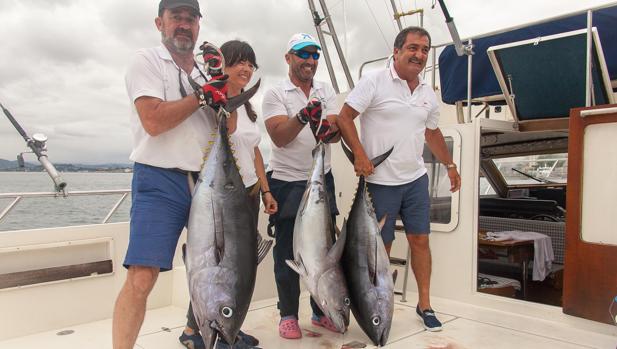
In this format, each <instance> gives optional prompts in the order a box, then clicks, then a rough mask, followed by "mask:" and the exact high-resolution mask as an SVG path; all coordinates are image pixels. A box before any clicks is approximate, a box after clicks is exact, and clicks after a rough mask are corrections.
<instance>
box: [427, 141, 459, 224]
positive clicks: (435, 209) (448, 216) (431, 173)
mask: <svg viewBox="0 0 617 349" xmlns="http://www.w3.org/2000/svg"><path fill="white" fill-rule="evenodd" d="M444 138H445V141H446V146H447V147H448V151H449V152H450V154H452V148H453V143H454V140H453V138H452V137H444ZM423 157H424V165H425V166H426V170H427V174H428V178H429V195H430V197H431V223H438V224H449V223H450V221H451V220H452V193H451V192H450V179H449V178H448V171H447V169H446V167H445V166H444V165H443V164H442V163H441V162H440V161H439V160H437V158H436V157H435V156H434V155H433V153H432V152H431V151H430V149H429V148H428V146H427V145H426V144H425V145H424V155H423ZM455 162H456V161H455Z"/></svg>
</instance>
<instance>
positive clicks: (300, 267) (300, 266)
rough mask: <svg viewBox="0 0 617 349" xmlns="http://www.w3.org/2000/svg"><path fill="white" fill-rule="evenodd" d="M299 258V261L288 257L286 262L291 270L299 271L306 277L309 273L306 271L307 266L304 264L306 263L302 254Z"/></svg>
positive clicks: (299, 273)
mask: <svg viewBox="0 0 617 349" xmlns="http://www.w3.org/2000/svg"><path fill="white" fill-rule="evenodd" d="M298 259H299V260H298V261H297V262H296V261H292V260H289V259H287V260H285V263H287V265H288V266H289V267H290V268H291V270H293V271H295V272H296V273H298V275H300V276H302V277H305V276H306V275H308V273H307V272H306V267H305V266H304V263H303V262H302V257H301V256H300V255H298Z"/></svg>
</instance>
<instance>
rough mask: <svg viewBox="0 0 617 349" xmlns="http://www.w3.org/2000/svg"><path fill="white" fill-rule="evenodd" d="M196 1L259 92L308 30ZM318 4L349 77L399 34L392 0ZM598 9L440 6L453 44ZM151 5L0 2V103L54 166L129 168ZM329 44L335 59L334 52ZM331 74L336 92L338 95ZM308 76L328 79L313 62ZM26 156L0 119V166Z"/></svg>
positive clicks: (538, 4) (137, 0)
mask: <svg viewBox="0 0 617 349" xmlns="http://www.w3.org/2000/svg"><path fill="white" fill-rule="evenodd" d="M200 2H201V6H202V13H204V14H205V17H204V18H203V20H202V22H201V32H200V36H199V42H201V41H203V40H208V41H211V42H214V43H218V44H222V43H223V42H225V41H226V40H230V39H242V40H245V41H247V42H249V43H250V44H251V45H252V46H253V47H254V49H255V51H256V53H257V58H258V63H259V65H260V70H259V71H258V72H257V73H256V77H261V78H262V79H263V84H262V91H263V90H264V89H266V88H268V87H269V86H271V85H273V84H274V83H276V82H277V81H279V80H281V79H283V78H284V77H285V75H286V73H287V65H286V64H285V61H284V59H283V54H284V51H285V46H286V43H287V40H288V39H289V37H290V36H291V35H292V34H293V33H295V32H308V33H310V34H313V35H314V34H315V28H314V27H313V23H312V20H311V17H310V12H309V7H308V1H306V0H201V1H200ZM315 2H316V3H317V4H318V3H319V1H317V0H316V1H315ZM326 2H327V4H328V5H329V9H330V13H331V15H332V17H333V20H334V25H335V28H336V31H337V32H338V34H339V37H340V40H341V43H342V45H343V48H344V51H345V52H346V54H347V59H348V63H349V66H350V68H351V71H352V75H353V77H354V78H357V74H358V69H359V67H360V65H361V64H362V62H364V61H367V60H370V59H374V58H378V57H383V56H386V55H388V54H389V53H390V51H391V46H392V42H393V40H394V36H395V35H396V33H397V32H398V30H397V28H396V24H395V22H394V21H393V20H392V19H391V18H392V9H391V7H390V1H387V0H329V1H326ZM395 2H396V3H397V5H398V6H399V9H400V8H401V7H402V8H403V9H404V10H405V11H407V10H410V9H414V8H423V9H424V10H425V17H424V24H425V27H427V28H428V29H429V31H430V32H431V33H432V35H433V37H434V38H433V41H434V43H444V42H447V41H449V40H450V39H449V37H448V34H447V30H446V27H445V25H444V24H443V14H442V13H441V11H440V10H439V5H437V6H436V7H435V8H434V9H431V5H432V2H433V1H432V0H396V1H395ZM608 2H610V1H607V0H541V1H537V0H518V1H511V0H465V1H463V0H456V1H455V0H449V1H446V3H447V5H448V7H449V10H450V14H451V15H452V16H453V17H454V18H455V22H456V24H457V27H458V30H459V33H460V35H461V37H463V38H464V37H468V36H472V35H478V34H482V33H487V32H491V31H494V30H496V29H503V28H507V27H512V26H517V25H521V24H523V23H526V22H529V21H535V20H540V19H543V18H548V17H554V16H557V15H561V14H564V13H567V12H570V11H575V10H580V9H585V8H587V7H592V6H597V5H601V4H605V3H608ZM157 6H158V0H99V1H91V0H90V1H89V0H0V33H2V35H0V103H2V104H3V105H4V106H5V107H6V108H8V109H9V110H10V111H11V112H12V113H13V115H14V116H15V117H16V118H17V119H18V121H19V122H20V123H21V124H22V126H23V127H24V128H25V129H26V131H27V132H28V133H29V134H32V133H35V132H43V133H45V134H47V136H48V137H49V141H48V148H49V157H50V159H51V160H52V161H53V162H73V163H77V162H81V163H103V162H119V163H127V162H128V161H129V160H128V156H129V153H130V150H131V135H130V132H129V114H130V106H129V101H128V98H127V97H126V92H125V87H124V72H125V67H126V64H127V62H128V59H129V57H130V56H131V55H132V54H133V52H134V51H135V50H136V49H138V48H140V47H150V46H156V45H158V44H159V42H160V35H159V33H158V31H157V30H156V27H155V25H154V17H155V16H156V12H157ZM318 6H319V5H318ZM320 13H321V11H320ZM417 24H418V17H407V18H405V19H403V25H417ZM330 49H331V52H334V46H330ZM333 58H336V57H333ZM338 70H339V72H338V77H339V86H340V88H341V90H346V89H347V85H346V83H345V79H344V77H343V75H342V73H341V72H340V69H338ZM317 77H318V78H319V79H321V80H325V81H329V78H328V74H327V70H326V66H325V62H323V61H322V63H321V65H320V67H319V72H318V75H317ZM260 102H261V93H259V94H258V95H257V96H256V97H255V98H254V103H255V104H256V105H260ZM258 109H259V108H258ZM265 137H267V136H265ZM264 146H265V148H267V142H266V144H264ZM24 149H25V145H24V142H23V140H22V139H21V138H20V136H19V135H18V133H17V132H16V131H15V129H14V128H13V127H12V125H11V124H10V123H9V122H8V120H7V119H6V118H5V116H4V115H0V159H10V160H13V159H15V156H16V155H17V154H18V153H19V152H21V151H23V150H24ZM265 150H266V151H267V149H265ZM27 161H35V159H34V157H28V158H27Z"/></svg>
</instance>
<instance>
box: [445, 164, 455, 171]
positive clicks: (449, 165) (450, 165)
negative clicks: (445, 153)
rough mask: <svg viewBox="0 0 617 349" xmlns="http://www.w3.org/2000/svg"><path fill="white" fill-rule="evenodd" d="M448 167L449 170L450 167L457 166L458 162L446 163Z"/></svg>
mask: <svg viewBox="0 0 617 349" xmlns="http://www.w3.org/2000/svg"><path fill="white" fill-rule="evenodd" d="M446 168H447V169H448V170H449V169H451V168H456V164H455V163H453V162H451V163H449V164H446Z"/></svg>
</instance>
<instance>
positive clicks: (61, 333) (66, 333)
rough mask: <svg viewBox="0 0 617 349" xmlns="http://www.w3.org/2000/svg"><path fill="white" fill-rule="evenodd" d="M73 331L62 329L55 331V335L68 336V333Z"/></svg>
mask: <svg viewBox="0 0 617 349" xmlns="http://www.w3.org/2000/svg"><path fill="white" fill-rule="evenodd" d="M73 333H75V331H73V330H64V331H60V332H58V333H56V336H68V335H69V334H73Z"/></svg>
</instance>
